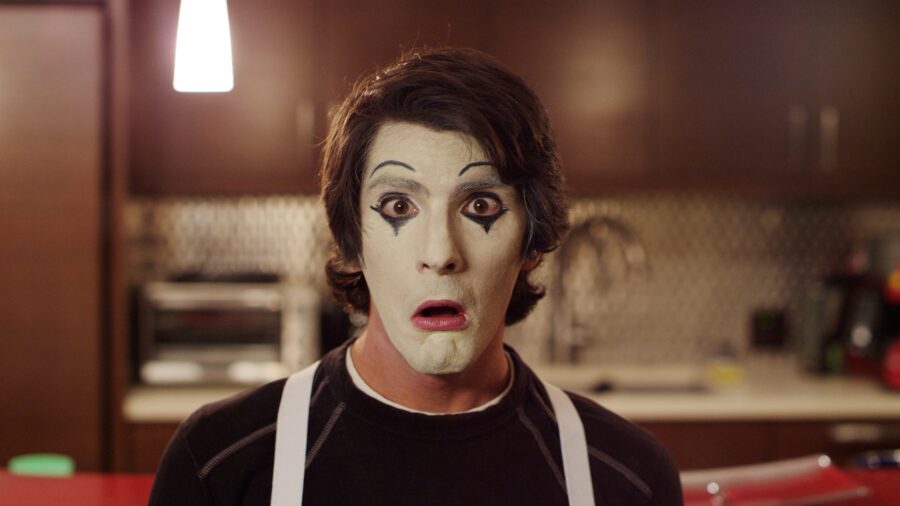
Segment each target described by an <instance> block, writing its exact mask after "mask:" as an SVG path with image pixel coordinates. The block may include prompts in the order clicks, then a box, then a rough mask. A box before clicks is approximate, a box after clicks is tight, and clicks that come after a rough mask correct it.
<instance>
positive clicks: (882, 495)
mask: <svg viewBox="0 0 900 506" xmlns="http://www.w3.org/2000/svg"><path fill="white" fill-rule="evenodd" d="M847 474H848V475H850V477H851V478H853V479H854V480H856V481H858V482H859V483H860V484H861V485H866V486H867V487H869V489H870V490H871V491H872V495H870V496H869V497H867V498H865V499H862V500H859V501H857V502H855V503H853V504H854V505H859V506H898V505H900V469H881V470H877V471H875V470H872V471H870V470H865V469H851V470H848V471H847Z"/></svg>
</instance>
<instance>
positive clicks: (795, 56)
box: [130, 0, 900, 197]
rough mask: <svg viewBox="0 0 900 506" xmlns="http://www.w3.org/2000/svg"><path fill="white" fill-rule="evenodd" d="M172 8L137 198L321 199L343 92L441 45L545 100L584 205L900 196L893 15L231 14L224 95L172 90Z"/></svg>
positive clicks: (489, 10) (145, 48) (507, 6)
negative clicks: (643, 197)
mask: <svg viewBox="0 0 900 506" xmlns="http://www.w3.org/2000/svg"><path fill="white" fill-rule="evenodd" d="M177 8H178V1H177V0H158V1H149V0H139V1H136V2H133V6H132V14H131V17H130V19H131V24H132V44H131V46H132V101H131V104H132V132H131V157H130V158H131V172H132V183H131V188H132V191H133V192H135V193H139V194H234V193H285V192H296V191H300V192H310V193H311V192H315V191H316V185H315V180H314V174H315V165H316V159H317V155H318V148H317V146H318V144H317V143H318V142H319V141H321V140H322V139H323V138H324V136H325V134H326V131H327V124H328V113H329V111H330V110H331V109H332V108H333V107H334V106H335V105H336V104H337V103H338V102H339V101H340V100H341V99H342V98H343V96H344V95H345V94H346V93H347V92H348V91H349V89H350V86H351V85H352V83H353V82H354V81H355V80H356V79H357V78H358V77H359V76H360V75H361V74H363V73H365V72H367V71H369V70H371V69H373V68H375V67H377V66H379V65H383V64H385V63H387V62H389V61H391V60H393V59H394V58H396V57H397V56H398V55H399V54H400V53H401V52H402V51H403V50H405V49H409V48H414V47H421V46H434V45H441V44H450V45H457V46H471V47H475V48H478V49H482V50H484V51H486V52H488V53H492V54H494V55H496V56H497V57H498V58H499V59H500V60H501V61H502V62H504V63H505V64H506V65H508V66H509V67H510V68H511V69H513V70H514V71H516V72H517V73H519V74H521V75H522V76H523V77H524V78H525V79H526V80H527V81H528V82H529V83H530V84H531V85H532V86H533V87H534V88H535V90H536V91H537V93H538V95H539V96H540V97H541V98H542V100H543V101H544V103H545V105H546V106H547V109H548V110H549V113H550V116H551V120H552V122H553V126H554V130H555V132H556V134H557V140H558V143H559V147H560V152H561V156H562V161H563V168H564V172H565V174H566V176H567V178H568V181H569V188H570V190H572V192H573V193H575V194H581V195H591V194H594V195H596V194H601V193H612V192H619V191H624V190H631V189H639V190H644V189H668V190H671V189H675V190H684V189H702V190H705V191H714V192H730V193H733V192H737V193H744V194H765V195H772V194H775V195H786V196H889V197H890V196H898V195H900V190H897V188H900V170H898V164H900V148H898V147H897V146H898V145H900V143H897V142H895V137H896V136H895V135H894V134H893V131H894V128H895V125H896V124H897V122H898V121H900V98H898V96H900V93H897V91H898V89H900V70H898V66H897V65H896V61H897V60H898V59H900V49H897V48H900V30H896V27H895V23H894V20H896V19H897V16H898V14H900V13H898V9H900V7H898V4H897V3H896V2H883V1H879V0H861V1H858V2H854V1H850V0H824V1H821V2H820V1H814V0H801V1H798V2H789V3H783V2H752V1H729V2H705V1H702V0H686V1H684V2H674V1H661V0H641V1H626V0H599V1H592V2H588V1H579V0H566V1H564V2H557V3H553V4H550V3H547V2H537V1H527V2H516V1H512V0H495V1H492V2H488V3H482V2H476V1H475V0H461V1H454V2H449V1H440V2H428V3H422V2H415V1H412V0H388V1H385V2H364V1H361V0H337V1H334V2H314V1H312V0H302V1H299V2H290V1H288V0H266V1H263V2H233V3H231V4H230V5H229V9H230V16H231V26H232V32H233V46H234V62H235V89H234V91H232V92H230V93H224V94H222V93H214V94H196V93H177V92H175V91H174V90H173V89H172V84H171V81H172V67H173V59H174V56H173V55H174V41H175V27H176V23H177Z"/></svg>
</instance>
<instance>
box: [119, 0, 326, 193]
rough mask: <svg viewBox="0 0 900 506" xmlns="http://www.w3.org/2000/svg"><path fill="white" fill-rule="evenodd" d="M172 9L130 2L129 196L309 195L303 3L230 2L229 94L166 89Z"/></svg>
mask: <svg viewBox="0 0 900 506" xmlns="http://www.w3.org/2000/svg"><path fill="white" fill-rule="evenodd" d="M178 6H179V2H178V0H138V1H134V2H131V5H130V9H131V12H130V21H131V29H132V30H131V32H132V33H131V41H132V54H131V61H132V68H131V71H132V75H131V109H132V110H131V118H132V122H131V125H132V131H131V132H130V136H131V146H130V149H131V154H130V159H131V165H132V167H131V169H132V181H131V189H132V191H134V192H136V193H145V194H146V193H149V194H161V193H162V194H242V193H285V192H297V191H307V192H310V191H314V190H315V188H316V185H315V180H314V170H313V166H312V165H313V145H314V143H315V142H316V139H315V138H314V137H313V121H314V119H313V118H314V114H315V113H314V103H313V100H312V86H313V82H314V80H315V79H316V74H317V72H316V69H314V68H313V64H312V49H311V46H312V44H313V40H314V39H315V37H316V29H315V25H314V23H313V20H312V18H311V14H310V12H311V8H310V2H307V1H296V0H265V1H257V2H230V3H229V16H230V24H231V31H232V48H233V54H234V73H235V78H234V79H235V84H234V90H233V91H231V92H229V93H178V92H176V91H175V90H174V89H173V88H172V76H173V68H174V59H175V33H176V28H177V21H178Z"/></svg>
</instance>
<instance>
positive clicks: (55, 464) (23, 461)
mask: <svg viewBox="0 0 900 506" xmlns="http://www.w3.org/2000/svg"><path fill="white" fill-rule="evenodd" d="M7 467H8V468H9V472H11V473H13V474H19V475H26V476H71V475H72V473H74V472H75V461H74V460H73V459H72V457H69V456H68V455H60V454H58V453H30V454H27V455H19V456H18V457H13V458H11V459H9V463H8V464H7Z"/></svg>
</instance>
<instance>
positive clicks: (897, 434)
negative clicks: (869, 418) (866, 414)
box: [828, 423, 900, 444]
mask: <svg viewBox="0 0 900 506" xmlns="http://www.w3.org/2000/svg"><path fill="white" fill-rule="evenodd" d="M828 437H829V438H830V439H831V441H832V442H834V443H838V444H859V443H880V442H885V443H886V442H893V441H895V440H897V439H900V425H897V424H884V423H836V424H834V425H832V426H831V428H830V430H829V431H828Z"/></svg>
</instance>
